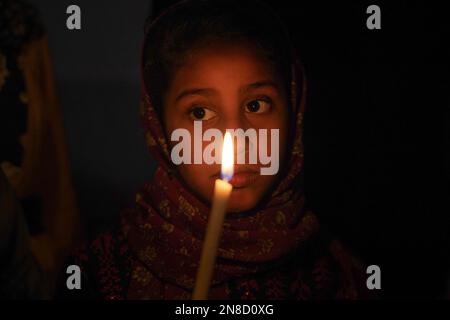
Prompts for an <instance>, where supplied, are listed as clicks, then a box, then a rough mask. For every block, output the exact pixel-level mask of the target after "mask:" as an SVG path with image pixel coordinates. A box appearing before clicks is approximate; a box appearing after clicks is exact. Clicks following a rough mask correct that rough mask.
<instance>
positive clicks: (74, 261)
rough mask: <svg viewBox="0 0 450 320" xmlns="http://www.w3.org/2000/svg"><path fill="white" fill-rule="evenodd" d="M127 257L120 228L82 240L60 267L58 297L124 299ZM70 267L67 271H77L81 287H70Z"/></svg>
mask: <svg viewBox="0 0 450 320" xmlns="http://www.w3.org/2000/svg"><path fill="white" fill-rule="evenodd" d="M130 257H131V256H130V249H129V246H128V243H127V241H126V238H125V237H124V235H123V233H122V231H121V229H120V228H119V227H116V228H113V229H111V230H108V231H105V232H102V233H100V234H99V235H97V236H96V237H95V238H94V239H92V240H90V241H85V242H84V243H83V244H82V245H80V246H79V247H78V248H77V249H75V250H74V251H73V252H72V254H71V255H70V257H69V259H68V260H67V261H66V263H65V266H64V267H63V270H62V272H61V276H60V279H59V281H58V288H57V298H81V299H125V297H126V292H127V288H128V283H129V279H130ZM70 266H72V268H70V270H76V272H78V270H79V276H80V288H72V289H70V288H69V287H70V285H69V284H68V283H67V282H68V281H69V277H70V276H71V275H73V274H75V273H73V274H69V273H68V270H69V267H70ZM73 266H75V267H78V268H73ZM72 272H75V271H72ZM71 280H72V281H75V280H76V279H73V278H72V279H71ZM72 287H73V286H72Z"/></svg>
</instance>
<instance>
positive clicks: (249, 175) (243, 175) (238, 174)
mask: <svg viewBox="0 0 450 320" xmlns="http://www.w3.org/2000/svg"><path fill="white" fill-rule="evenodd" d="M258 175H259V172H258V171H255V170H252V169H250V168H235V171H234V174H233V177H232V179H231V180H230V181H229V183H230V184H231V185H232V186H233V188H235V189H241V188H245V187H247V186H249V185H251V184H253V183H254V182H255V181H256V179H257V178H258ZM213 177H214V178H216V179H217V178H219V177H220V173H216V174H215V175H214V176H213Z"/></svg>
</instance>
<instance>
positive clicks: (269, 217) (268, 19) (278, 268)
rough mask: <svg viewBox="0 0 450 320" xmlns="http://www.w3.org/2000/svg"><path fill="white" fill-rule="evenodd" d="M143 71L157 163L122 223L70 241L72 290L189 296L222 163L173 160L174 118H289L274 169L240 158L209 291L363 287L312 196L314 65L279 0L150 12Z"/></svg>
mask: <svg viewBox="0 0 450 320" xmlns="http://www.w3.org/2000/svg"><path fill="white" fill-rule="evenodd" d="M142 71H143V72H142V74H143V85H142V89H143V96H142V117H143V122H144V126H145V130H146V134H147V141H148V145H149V148H150V150H151V152H152V154H153V155H154V157H155V158H156V159H157V161H158V162H159V167H158V169H157V172H156V174H155V177H154V179H153V181H152V182H151V183H149V184H147V185H145V186H144V187H143V188H142V190H141V191H140V192H139V193H138V194H137V195H136V207H135V208H134V209H132V210H129V211H128V212H126V213H124V214H123V215H122V219H121V223H120V225H119V226H118V227H117V228H116V229H115V230H114V231H111V232H108V233H105V234H102V235H100V236H99V237H98V238H97V239H95V240H94V241H93V242H91V243H90V244H87V245H85V246H84V247H82V248H81V249H80V250H78V251H77V252H76V253H75V254H74V260H73V261H71V262H70V264H77V265H79V266H80V267H81V271H82V275H83V278H82V289H81V290H71V291H69V290H67V291H66V293H67V294H68V295H74V294H76V295H80V293H81V294H82V295H83V296H84V297H93V298H102V299H190V298H191V294H192V290H193V287H194V284H195V276H196V272H197V268H198V265H199V261H200V254H201V249H202V244H203V237H204V234H205V229H206V226H207V221H208V214H209V212H210V203H211V198H212V193H213V186H214V180H215V179H217V177H218V176H219V172H220V165H219V164H212V165H206V164H181V165H178V166H176V165H174V164H173V162H172V160H171V156H170V155H171V152H170V150H171V148H172V147H173V145H174V144H173V142H171V139H170V137H171V133H172V132H173V131H174V130H175V129H178V128H184V129H187V130H188V131H189V132H190V133H192V136H194V134H193V132H194V121H202V126H203V130H206V129H208V128H217V129H219V130H221V132H224V131H225V130H226V129H236V128H242V129H243V130H247V129H249V128H254V129H257V130H258V129H278V130H279V159H280V169H279V171H278V173H277V174H275V175H260V174H259V172H260V170H259V169H260V168H261V165H260V164H236V165H235V167H234V171H235V175H234V177H233V179H232V180H231V183H232V184H233V187H234V188H233V191H232V194H231V198H230V200H229V204H228V211H229V212H228V213H227V215H226V217H225V222H224V225H223V232H222V236H221V240H220V244H219V248H218V253H217V261H216V265H215V270H214V275H213V279H212V283H211V289H210V292H209V298H211V299H330V298H360V297H362V296H363V295H364V290H362V289H361V288H362V287H364V286H365V284H366V280H365V279H364V278H363V277H362V275H363V274H362V273H361V269H358V268H357V267H356V265H357V264H356V262H355V261H354V259H353V258H352V257H351V256H350V255H348V254H347V253H346V251H345V250H344V249H343V248H342V246H341V245H340V244H339V243H338V242H337V241H335V240H332V239H331V238H330V237H329V236H328V235H327V234H326V233H325V232H324V231H323V230H322V227H321V226H320V225H319V222H318V219H317V217H316V216H315V215H314V213H313V212H311V210H309V209H308V208H307V207H306V203H305V197H304V192H303V187H302V163H303V153H302V142H301V138H302V125H303V113H304V102H305V88H306V86H305V80H304V74H303V72H302V68H301V65H300V64H299V62H298V61H297V60H296V59H295V56H294V54H293V50H292V48H291V46H290V42H289V38H288V36H287V34H286V32H285V29H284V27H283V26H282V24H281V23H280V22H279V20H278V18H277V17H276V16H274V15H273V14H272V13H271V10H270V9H269V8H267V7H266V6H265V5H263V4H261V3H259V2H254V1H246V2H245V3H242V2H241V1H231V0H226V1H195V0H192V1H183V2H181V3H179V4H177V5H175V6H173V7H171V8H170V9H168V10H167V11H166V12H164V13H163V14H162V15H161V16H160V17H158V18H157V19H156V20H154V21H153V23H152V24H151V25H149V26H148V28H147V30H146V37H145V43H144V50H143V56H142ZM192 144H193V142H192ZM268 145H269V146H270V142H269V143H268ZM205 146H206V145H205V144H203V147H205ZM246 152H248V150H246ZM268 152H269V154H270V152H271V150H268ZM63 282H64V284H65V281H63Z"/></svg>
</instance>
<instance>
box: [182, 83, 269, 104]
mask: <svg viewBox="0 0 450 320" xmlns="http://www.w3.org/2000/svg"><path fill="white" fill-rule="evenodd" d="M262 87H273V88H275V89H278V85H277V84H276V83H275V82H274V81H271V80H264V81H258V82H254V83H251V84H248V85H245V86H243V87H241V88H240V89H239V91H240V92H241V93H246V92H248V91H250V90H255V89H259V88H262ZM216 92H217V91H216V90H215V89H213V88H191V89H186V90H183V91H182V92H181V93H180V94H179V95H178V96H177V97H176V99H175V101H179V100H181V99H182V98H184V97H186V96H190V95H213V94H215V93H216Z"/></svg>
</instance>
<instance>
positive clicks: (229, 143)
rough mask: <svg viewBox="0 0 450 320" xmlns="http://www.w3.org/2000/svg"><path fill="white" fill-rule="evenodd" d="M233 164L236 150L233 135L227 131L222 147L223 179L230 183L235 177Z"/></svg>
mask: <svg viewBox="0 0 450 320" xmlns="http://www.w3.org/2000/svg"><path fill="white" fill-rule="evenodd" d="M233 164H234V149H233V139H232V138H231V134H230V133H229V132H228V131H227V132H226V133H225V137H224V139H223V147H222V179H223V180H225V181H230V180H231V178H232V177H233Z"/></svg>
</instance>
